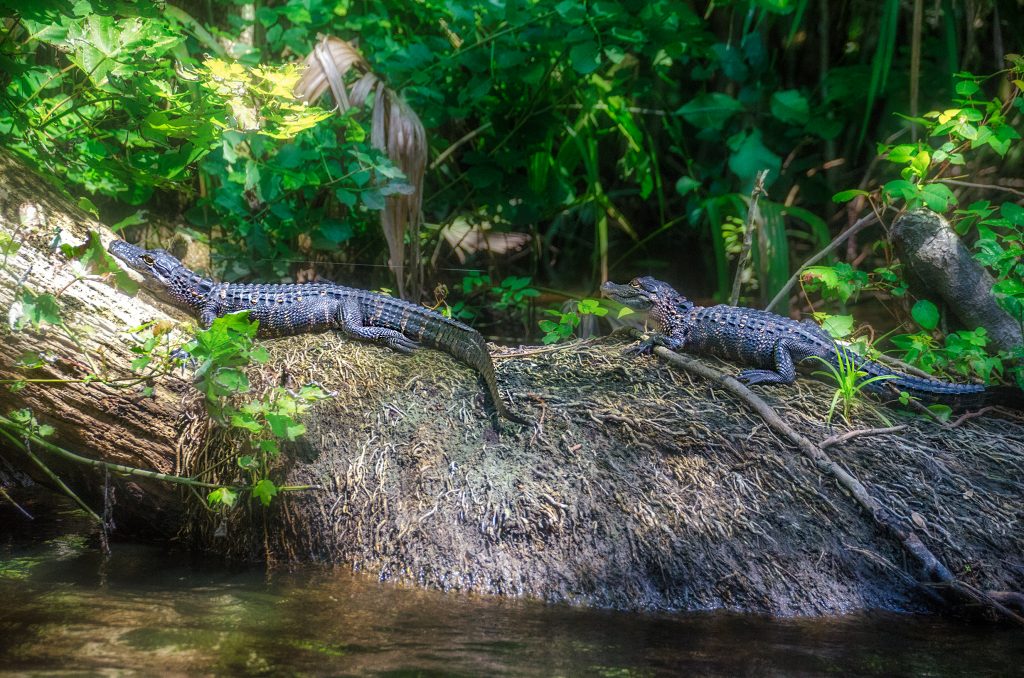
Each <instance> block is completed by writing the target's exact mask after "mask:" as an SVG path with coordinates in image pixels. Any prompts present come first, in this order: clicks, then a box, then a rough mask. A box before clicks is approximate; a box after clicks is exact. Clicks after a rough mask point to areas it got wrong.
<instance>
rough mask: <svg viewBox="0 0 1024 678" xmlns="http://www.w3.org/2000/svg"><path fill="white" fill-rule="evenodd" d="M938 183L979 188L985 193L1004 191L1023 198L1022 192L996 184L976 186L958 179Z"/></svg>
mask: <svg viewBox="0 0 1024 678" xmlns="http://www.w3.org/2000/svg"><path fill="white" fill-rule="evenodd" d="M939 182H940V183H943V184H950V185H951V186H964V187H966V188H981V189H984V190H986V191H1005V192H1007V193H1012V194H1013V195H1016V196H1020V197H1022V198H1024V191H1018V190H1017V189H1016V188H1010V187H1009V186H999V185H998V184H976V183H974V182H972V181H960V180H959V179H939Z"/></svg>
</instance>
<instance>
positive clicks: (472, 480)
mask: <svg viewBox="0 0 1024 678" xmlns="http://www.w3.org/2000/svg"><path fill="white" fill-rule="evenodd" d="M2 168H3V169H2V172H3V174H4V175H5V176H2V177H0V181H2V183H3V184H4V185H6V186H11V185H12V183H13V181H14V180H15V179H18V180H19V181H20V183H19V184H18V185H17V186H15V187H14V188H12V189H11V191H10V192H9V193H8V195H7V196H5V198H4V201H5V202H4V205H3V218H4V221H3V224H0V233H8V234H13V235H14V236H15V237H16V238H17V239H18V240H19V241H23V245H22V247H21V249H20V250H19V251H18V252H17V253H16V254H15V255H13V256H11V257H9V259H8V261H7V263H6V265H5V266H4V267H3V268H2V272H0V304H2V305H3V307H4V308H5V309H6V308H8V307H9V305H10V304H11V301H12V299H13V298H14V297H15V296H17V294H16V288H17V286H18V283H19V281H20V280H21V279H22V278H25V284H26V285H28V286H30V287H31V289H32V290H33V291H34V292H36V293H40V292H44V291H50V292H53V293H56V292H57V291H60V290H62V289H63V290H64V291H63V293H62V294H60V302H61V308H62V311H63V313H64V317H65V318H66V319H67V321H68V323H69V325H70V326H71V327H72V328H73V329H74V330H75V331H76V332H77V333H78V336H80V337H81V343H82V345H83V349H79V348H78V347H77V346H75V345H74V343H71V342H69V341H68V340H66V339H64V338H62V335H61V333H60V332H58V331H55V330H54V328H52V327H48V328H46V331H45V332H43V333H38V334H37V333H32V332H30V331H22V332H9V331H6V330H5V336H4V343H3V348H2V349H0V373H2V375H3V378H22V377H24V376H26V371H25V370H24V369H22V368H17V367H15V366H13V361H14V360H16V359H17V356H18V355H19V354H20V353H21V352H22V351H26V350H40V349H45V350H47V351H49V352H50V353H51V354H52V356H53V362H51V363H49V364H48V366H47V367H46V368H45V369H44V370H40V371H38V374H40V375H41V374H46V375H53V376H57V377H68V378H74V377H78V376H80V375H81V374H82V373H83V368H82V364H83V362H85V361H83V360H82V357H81V355H82V351H83V350H84V351H87V352H89V353H90V354H91V355H93V356H94V360H100V359H102V362H103V364H104V365H105V366H107V367H108V369H109V370H110V371H111V372H112V373H114V372H124V371H126V370H127V367H126V365H127V363H128V361H129V360H130V358H131V357H132V354H131V353H130V351H129V350H128V348H127V344H126V341H125V335H124V334H123V333H124V330H125V328H128V327H132V326H134V325H138V324H140V323H141V322H143V321H146V320H149V319H152V318H162V317H165V316H164V315H163V312H162V311H161V310H159V309H158V308H157V307H155V306H153V305H151V300H150V298H149V297H148V296H147V295H145V294H140V295H139V296H138V297H136V298H131V297H128V296H125V295H124V294H122V293H120V292H118V291H117V290H115V289H114V288H113V287H111V286H109V285H107V284H106V283H104V282H102V281H97V280H83V281H79V282H74V283H72V284H70V285H69V283H71V281H72V280H73V279H74V276H73V274H72V268H71V264H70V263H69V262H67V261H65V260H64V259H62V258H61V257H60V256H59V255H55V254H54V253H53V252H52V251H50V250H49V249H48V244H49V243H50V242H51V241H52V239H53V234H54V232H55V230H57V229H64V230H66V231H68V232H70V233H73V234H76V235H79V236H81V235H82V233H83V231H84V229H85V228H86V227H89V226H93V227H96V228H99V226H98V225H97V224H95V223H94V222H91V221H90V220H88V219H85V218H82V217H81V215H79V214H77V213H76V211H75V210H74V209H73V208H70V207H68V206H67V205H66V204H64V203H62V201H60V200H59V199H56V198H54V197H52V195H51V196H50V197H44V196H45V194H47V193H48V189H47V187H46V186H45V185H44V184H42V183H41V182H39V180H38V179H34V178H31V176H30V175H27V174H26V172H25V170H24V169H22V168H17V167H15V166H13V165H12V164H11V163H10V162H9V161H4V164H3V165H2ZM29 187H31V190H29ZM29 205H33V206H34V207H29ZM19 210H21V213H22V214H28V213H29V212H31V211H33V210H34V213H35V214H39V215H43V216H44V217H45V222H43V221H41V220H40V218H38V217H33V218H32V219H21V220H19V216H18V215H19ZM69 215H74V217H73V218H72V217H71V216H69ZM76 222H77V223H76ZM101 232H104V233H105V231H101ZM29 266H31V272H30V273H28V275H27V277H26V271H28V269H29ZM65 288H66V289H65ZM625 345H626V341H625V340H623V339H620V338H615V337H612V338H606V339H602V340H598V341H589V342H574V343H570V344H566V345H560V346H555V347H548V348H524V349H520V350H515V351H505V352H503V353H502V354H499V355H497V356H496V365H497V371H498V378H499V382H500V383H501V385H502V387H503V389H506V390H507V395H508V397H509V399H510V400H511V402H512V403H513V406H514V407H515V408H516V409H518V410H519V411H521V412H522V413H524V414H526V415H528V416H530V417H532V418H533V419H534V420H535V424H534V425H532V426H525V427H522V426H518V425H513V424H509V423H506V422H503V423H502V424H501V426H502V428H501V429H500V430H499V429H496V428H495V426H494V424H493V420H492V419H491V418H490V417H488V415H487V412H488V410H487V400H486V398H485V397H484V392H483V389H482V388H481V387H480V384H479V383H478V381H477V378H476V376H475V374H474V373H473V371H472V370H470V369H469V368H467V367H464V366H462V365H460V364H458V363H456V362H454V361H453V360H451V359H450V358H449V357H448V356H446V355H444V354H443V353H440V352H437V351H431V350H423V351H419V352H417V353H416V354H415V355H413V356H409V357H406V356H401V355H397V354H395V353H394V352H392V351H389V350H387V349H385V348H381V347H377V346H370V345H366V344H363V343H359V342H353V341H350V340H347V339H345V338H343V337H340V336H337V335H334V334H329V333H328V334H320V335H305V336H298V337H290V338H283V339H276V340H272V341H267V342H265V346H266V347H267V348H268V350H269V353H270V359H269V360H268V362H266V363H265V364H263V365H261V366H256V367H252V368H251V369H250V375H249V376H250V380H251V382H252V386H253V391H252V393H250V394H248V395H249V397H254V396H255V397H258V396H259V395H260V394H262V393H264V392H265V391H267V390H269V389H271V388H273V387H276V386H279V385H281V384H286V385H291V386H293V387H294V386H295V385H299V384H302V383H305V382H308V381H317V382H319V383H320V384H321V385H322V386H323V387H324V388H326V389H328V390H330V391H334V392H335V395H334V396H333V397H332V398H331V399H330V400H327V401H325V402H322V403H320V404H318V405H317V406H316V407H315V408H314V409H313V410H312V411H311V412H310V413H309V414H308V415H307V416H306V417H305V419H304V420H303V423H304V424H305V425H306V426H307V432H306V434H305V435H304V436H303V437H302V438H301V439H300V440H299V441H298V442H296V443H294V444H291V445H288V446H287V447H286V449H285V450H284V454H283V455H282V456H281V463H280V466H279V467H278V468H276V469H274V470H273V472H272V474H273V477H274V479H275V481H277V482H278V484H279V485H281V484H296V485H299V484H308V485H312V486H315V488H316V489H313V490H310V491H305V492H295V493H286V494H282V495H279V496H278V497H277V498H276V499H275V500H274V501H273V503H272V504H271V506H270V508H269V509H264V508H263V507H262V506H261V505H260V504H259V503H258V502H255V501H252V500H251V499H250V498H248V497H243V498H242V499H241V500H240V502H239V505H238V506H236V507H235V508H233V509H218V510H217V511H215V512H211V511H210V510H209V509H207V508H206V506H205V502H204V501H202V500H201V498H200V499H196V498H195V497H194V496H193V495H192V494H191V493H188V492H183V491H181V490H177V489H174V488H172V487H171V486H169V485H165V484H162V483H158V482H151V481H145V482H143V481H138V480H135V479H132V478H129V479H122V478H117V477H114V478H111V480H110V482H111V483H112V484H113V485H114V486H115V488H116V496H115V498H114V505H115V507H116V509H117V510H118V511H119V513H118V514H117V515H118V516H119V518H118V525H119V527H120V528H123V527H124V526H125V525H129V524H131V525H133V526H135V527H138V526H142V525H145V524H146V523H147V522H148V521H150V520H151V518H152V516H154V515H160V516H161V520H160V525H162V526H163V527H165V528H168V527H169V528H176V529H178V530H179V531H180V533H181V536H183V537H186V538H187V539H186V541H187V542H188V543H191V544H193V545H195V546H197V547H199V548H204V549H210V550H215V551H218V552H221V553H225V554H228V555H233V556H240V557H245V558H250V557H267V558H271V559H278V560H311V559H312V560H324V561H330V562H338V563H346V564H350V565H351V566H353V567H354V568H357V569H360V570H364V571H366V572H369V573H371V574H372V575H374V576H376V577H379V578H381V579H395V580H400V581H403V582H409V583H414V584H419V585H423V586H430V587H437V588H441V589H445V590H451V589H455V590H468V591H478V592H483V593H493V594H500V595H510V596H524V595H525V596H531V597H538V598H543V599H547V600H567V601H573V602H580V603H586V604H593V605H602V606H621V607H627V608H639V607H655V608H662V609H685V610H697V609H711V608H728V609H734V610H744V611H757V612H766V613H777V614H823V613H836V612H848V611H851V610H857V609H865V608H885V609H922V608H923V607H924V606H925V605H926V603H927V602H929V601H931V600H932V599H933V598H934V597H935V593H934V591H935V590H936V588H935V587H934V586H933V582H931V581H929V580H928V576H927V574H926V573H930V572H933V571H936V570H942V571H944V568H948V570H949V571H951V572H952V573H955V574H957V575H958V576H959V577H960V580H961V581H962V582H963V583H965V584H969V585H971V586H973V587H976V588H977V589H980V590H989V589H995V590H999V591H1003V592H1010V593H1012V592H1013V591H1014V590H1015V589H1016V588H1017V587H1018V586H1019V583H1020V582H1021V581H1024V535H1022V533H1021V531H1020V530H1019V529H1018V528H1017V526H1018V525H1019V524H1020V523H1021V520H1022V519H1024V508H1022V506H1021V502H1020V493H1021V488H1022V487H1024V420H1022V418H1021V417H1020V416H1019V415H1016V414H1013V413H1010V412H1007V411H991V412H988V413H987V415H988V416H981V417H975V418H971V419H968V420H965V421H963V422H961V423H960V424H959V425H957V426H956V427H953V428H944V427H940V426H938V425H936V424H935V423H934V422H932V421H930V420H927V419H922V418H920V417H918V416H915V415H913V414H910V413H906V412H901V411H894V410H886V409H884V408H875V407H873V406H869V405H868V404H862V406H861V407H860V409H859V410H858V412H857V414H856V416H855V417H854V423H853V424H846V423H840V422H839V421H838V420H836V421H833V423H832V424H831V425H830V424H828V423H827V422H826V412H827V409H828V402H829V401H830V399H831V396H832V389H830V388H829V387H827V386H825V385H823V384H819V383H816V382H809V381H805V380H800V381H799V382H798V383H797V384H796V385H793V386H784V387H777V388H763V389H762V388H760V387H759V388H758V390H759V392H761V393H762V394H763V396H764V398H765V399H766V400H767V401H768V402H769V403H770V404H771V405H772V406H773V407H774V409H775V410H776V411H777V412H778V413H779V414H780V415H781V416H782V417H783V418H784V419H785V421H786V422H787V423H788V424H789V425H790V426H792V427H793V428H794V429H796V430H797V431H798V432H799V433H800V434H801V435H802V436H804V437H805V438H806V439H808V440H810V441H816V442H818V443H820V446H822V447H827V450H828V454H829V455H831V459H829V460H826V459H824V458H823V457H822V456H821V455H818V458H816V459H811V458H808V457H807V456H806V455H804V454H802V453H801V452H800V450H799V449H798V448H797V447H795V446H794V445H793V444H791V442H790V441H789V440H788V439H786V438H783V437H779V434H778V433H777V430H778V428H777V427H774V428H769V427H768V426H766V425H765V421H766V419H763V418H762V416H761V415H759V414H757V413H756V412H755V411H753V410H751V409H749V408H748V406H747V404H746V403H745V402H744V401H742V400H739V399H737V398H736V397H735V396H734V395H733V394H732V392H730V391H726V390H723V389H722V388H720V387H718V386H716V385H713V384H712V383H711V382H708V381H705V380H703V379H697V378H694V377H691V376H689V373H683V372H679V371H677V370H676V369H674V368H672V367H670V366H668V365H666V364H665V363H663V362H662V361H661V360H660V359H659V358H657V357H645V358H639V359H632V358H628V357H625V356H623V354H622V349H623V348H624V347H625ZM720 365H721V366H722V369H725V370H727V371H730V372H734V371H735V370H736V369H737V368H736V367H735V366H729V365H725V364H720ZM32 374H33V376H35V374H36V373H35V372H33V373H32ZM190 393H191V387H190V386H189V384H188V383H187V381H182V380H181V379H177V378H167V379H163V380H161V381H160V382H159V384H158V385H157V393H156V397H155V398H144V397H141V396H140V395H139V393H137V392H136V391H134V390H131V389H114V388H111V387H107V386H99V385H96V384H91V385H81V384H67V385H61V386H53V385H42V384H30V385H29V386H27V387H26V388H24V389H22V390H20V391H17V392H10V391H7V390H2V391H0V401H2V402H0V406H2V407H3V410H0V413H5V412H6V411H8V410H10V409H14V408H22V407H31V408H32V409H33V410H34V412H35V413H36V416H37V417H39V418H40V419H41V420H42V421H45V422H47V423H50V424H53V425H54V426H55V427H56V428H57V430H56V432H55V433H54V435H53V436H52V437H51V439H52V440H53V441H54V442H55V443H57V444H59V445H61V446H63V447H67V448H70V449H73V450H75V451H77V452H79V453H82V454H85V455H88V456H90V457H93V458H98V459H104V460H109V461H117V462H121V463H126V464H130V465H133V466H139V467H143V468H150V469H159V470H164V471H168V472H175V471H176V472H179V473H182V474H186V475H195V476H197V477H199V478H201V479H203V480H206V481H210V482H218V483H230V482H236V481H238V479H239V474H240V473H241V472H240V470H239V469H238V466H237V464H236V463H235V459H236V457H237V456H238V455H239V454H241V453H242V452H243V451H244V443H243V440H242V439H241V438H240V437H238V436H236V435H235V432H237V429H235V430H234V431H232V430H225V429H221V428H212V429H211V431H210V434H209V435H207V436H204V435H202V434H203V432H205V431H206V427H205V425H204V421H205V420H204V419H202V418H201V417H200V418H195V417H193V418H192V419H190V418H189V417H188V416H185V415H183V412H184V413H187V412H193V413H194V412H195V410H194V408H193V407H192V406H190V405H188V403H192V402H194V401H195V398H194V396H192V395H190ZM183 403H185V404H184V405H183ZM893 424H898V425H900V426H902V427H905V428H898V427H896V428H894V427H893ZM875 428H877V429H879V430H874V431H870V432H868V433H870V434H864V431H861V433H862V435H859V436H858V435H853V436H845V437H836V438H834V442H833V443H832V444H831V446H828V445H826V443H824V442H822V441H823V440H824V439H826V438H829V437H831V436H833V435H834V434H836V433H837V432H838V433H843V432H846V431H848V430H858V429H875ZM837 429H838V431H837ZM180 440H187V441H188V443H189V444H188V445H185V444H184V443H182V444H179V442H178V441H180ZM200 443H204V444H200ZM0 455H2V456H3V458H4V459H6V460H7V461H8V462H9V463H12V464H17V465H18V466H19V467H20V468H31V466H32V464H31V462H29V461H27V460H26V458H25V455H24V453H23V451H22V450H21V449H20V448H18V447H17V446H15V445H14V444H12V443H10V442H9V441H5V440H3V439H0ZM45 460H46V461H47V462H48V463H51V464H52V465H53V467H54V470H56V471H57V472H58V473H59V474H61V476H62V477H63V478H64V479H65V480H66V481H67V482H68V484H69V485H70V486H71V487H72V489H74V490H75V491H76V492H79V493H81V495H82V496H83V498H84V499H85V500H86V501H87V502H98V501H99V497H100V496H101V490H102V487H103V484H104V482H105V481H106V478H105V476H104V474H102V473H97V472H96V471H94V470H92V469H91V468H84V469H83V468H76V467H74V466H67V465H58V464H57V463H56V460H55V459H54V458H53V457H51V456H46V457H45ZM829 468H834V469H839V470H841V471H842V473H843V474H845V475H844V477H845V478H846V482H845V485H842V486H841V485H840V484H838V483H837V480H836V478H837V475H829V472H828V471H827V470H826V469H829ZM850 477H855V478H857V479H859V481H860V484H858V485H856V487H857V488H858V490H857V494H858V495H859V499H857V500H855V499H854V498H853V497H851V495H850V494H849V493H848V491H847V488H849V487H851V486H853V485H852V484H851V483H850V481H849V479H850ZM872 498H873V500H874V502H875V503H877V505H878V511H876V512H874V513H876V514H879V513H881V512H883V511H884V512H885V515H886V519H887V520H888V521H889V523H890V527H889V528H888V529H880V527H879V525H878V522H877V520H876V517H877V516H876V515H872V512H871V511H866V510H864V509H863V508H862V506H864V505H874V504H872ZM0 501H2V499H0ZM858 501H859V502H860V503H858ZM93 505H94V507H95V508H99V507H100V505H99V504H96V503H94V504H93ZM182 507H184V508H185V509H186V510H182ZM892 525H895V526H896V528H897V529H896V530H893V529H892ZM893 532H900V533H901V534H903V535H904V536H906V535H909V537H910V538H909V539H908V540H905V541H909V542H910V543H912V544H913V545H914V546H915V548H920V549H924V548H925V547H927V548H928V549H931V551H932V552H934V553H935V554H936V555H937V556H938V557H939V558H940V559H941V563H939V564H938V565H937V566H935V567H932V568H931V569H924V570H922V569H919V568H917V567H916V566H914V565H912V564H909V563H912V562H914V561H913V560H908V559H907V558H906V555H907V553H906V551H905V550H904V548H905V547H904V546H901V543H900V541H899V540H897V539H894V538H893V536H892V535H893ZM918 560H920V558H919V559H918ZM939 566H941V567H939ZM917 578H920V579H921V580H923V581H925V582H926V585H925V586H921V585H918V584H917V583H916V579H917Z"/></svg>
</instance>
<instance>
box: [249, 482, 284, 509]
mask: <svg viewBox="0 0 1024 678" xmlns="http://www.w3.org/2000/svg"><path fill="white" fill-rule="evenodd" d="M277 491H278V490H277V485H275V484H274V481H272V480H269V479H267V478H264V479H263V480H261V481H259V482H258V483H256V485H255V486H254V487H253V488H252V496H254V497H256V498H257V499H259V500H260V503H261V504H263V505H264V506H270V501H271V500H272V499H273V498H274V497H276V496H277Z"/></svg>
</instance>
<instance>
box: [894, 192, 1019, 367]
mask: <svg viewBox="0 0 1024 678" xmlns="http://www.w3.org/2000/svg"><path fill="white" fill-rule="evenodd" d="M891 235H892V241H893V244H895V246H896V254H897V256H899V258H900V261H902V262H903V266H904V267H905V270H906V275H907V280H908V282H910V285H911V288H912V289H913V290H914V294H915V295H917V296H919V297H922V298H925V299H936V298H938V299H940V300H942V302H944V303H945V304H946V306H947V307H948V308H949V310H950V311H952V313H953V315H954V316H956V318H957V320H959V321H960V323H961V324H962V326H963V327H964V328H966V329H974V328H976V327H984V328H985V329H986V330H987V332H988V336H989V338H990V342H991V346H992V347H994V348H997V349H1000V350H1004V351H1011V350H1013V349H1014V348H1016V347H1017V346H1020V345H1021V344H1022V343H1024V337H1022V336H1021V326H1020V323H1019V322H1017V321H1016V320H1014V319H1013V318H1012V317H1011V316H1010V314H1009V313H1007V312H1006V311H1004V310H1003V309H1002V308H1001V307H1000V306H999V304H998V303H997V302H996V299H995V297H994V296H993V294H992V285H993V284H994V283H995V281H994V280H993V279H992V276H991V275H989V273H988V271H986V270H985V268H984V267H983V266H982V265H981V264H979V263H978V262H977V261H975V260H974V257H972V256H971V252H970V250H968V249H967V247H966V246H965V245H964V244H963V242H961V241H960V238H959V237H958V236H957V234H956V232H955V231H953V229H952V228H951V227H950V225H949V222H948V221H946V220H945V219H944V218H943V217H942V215H941V214H936V213H935V212H932V211H931V210H928V209H918V210H913V211H912V212H907V213H906V214H903V215H902V216H900V218H899V219H897V220H896V222H895V223H894V224H893V225H892V234H891Z"/></svg>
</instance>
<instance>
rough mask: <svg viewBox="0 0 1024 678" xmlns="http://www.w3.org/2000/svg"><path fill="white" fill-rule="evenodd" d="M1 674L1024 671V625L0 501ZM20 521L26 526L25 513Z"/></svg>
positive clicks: (954, 673)
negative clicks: (172, 538)
mask: <svg viewBox="0 0 1024 678" xmlns="http://www.w3.org/2000/svg"><path fill="white" fill-rule="evenodd" d="M0 520H2V521H3V524H0V672H2V673H58V672H59V673H61V675H67V674H66V673H65V672H73V673H74V674H75V675H96V674H99V673H104V674H108V673H116V674H124V673H128V674H132V673H134V674H137V675H184V674H188V675H201V674H219V675H263V674H266V675H304V674H308V675H367V674H371V675H380V674H383V675H396V676H397V675H403V676H404V675H474V676H475V675H484V676H491V675H536V676H576V675H590V676H615V677H618V676H652V675H702V676H703V675H712V676H736V675H756V676H762V675H784V676H791V675H843V676H846V675H877V676H897V675H898V676H905V675H927V676H960V675H962V676H988V675H992V676H1004V675H1021V674H1022V672H1024V633H1021V632H1019V631H1014V630H1005V629H997V628H989V627H976V626H968V625H964V624H958V623H955V622H952V621H948V620H939V619H930V618H919V617H908V616H898V615H859V616H854V617H844V618H835V619H828V620H824V621H822V620H814V621H808V620H800V621H793V620H782V621H780V620H771V619H764V618H758V617H749V616H741V615H735V614H720V613H709V614H675V615H673V614H627V613H621V612H609V611H595V610H587V609H581V608H573V607H567V606H560V605H545V604H542V603H538V602H534V601H514V600H513V601H509V600H495V599H490V598H481V597H473V596H466V595H462V594H443V593H438V592H431V591H419V590H413V589H409V588H404V587H400V586H396V585H394V584H388V583H378V582H376V581H374V580H372V579H371V578H369V577H367V576H365V575H354V574H351V573H348V572H346V571H340V570H331V569H329V568H323V567H307V568H303V569H301V570H299V571H295V572H270V573H268V572H267V571H266V570H265V569H263V568H247V569H239V568H237V567H234V568H233V567H230V566H227V565H224V564H223V563H219V562H211V561H209V560H205V561H203V560H197V559H194V558H190V557H189V556H187V555H181V554H169V553H168V552H167V551H165V550H164V549H162V548H160V547H153V546H139V545H130V544H114V546H113V554H112V555H111V557H110V558H108V559H104V558H102V557H101V556H100V554H99V550H98V548H97V547H96V544H95V541H94V539H93V538H91V537H86V536H83V534H86V532H85V531H83V530H82V529H81V526H80V522H79V521H78V519H76V518H75V517H74V516H71V515H70V514H69V515H68V516H65V518H64V519H61V518H60V517H58V518H56V519H54V520H53V521H51V522H50V523H49V524H45V525H43V524H40V523H39V522H35V523H34V525H33V524H29V525H28V526H27V527H26V525H25V522H26V521H22V520H20V519H19V518H16V517H15V516H14V514H12V513H9V512H6V511H5V512H3V513H2V514H0ZM15 522H20V523H22V524H21V525H20V526H17V528H16V529H8V528H12V527H15V526H14V525H13V523H15ZM76 526H77V527H76Z"/></svg>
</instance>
